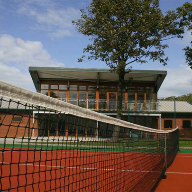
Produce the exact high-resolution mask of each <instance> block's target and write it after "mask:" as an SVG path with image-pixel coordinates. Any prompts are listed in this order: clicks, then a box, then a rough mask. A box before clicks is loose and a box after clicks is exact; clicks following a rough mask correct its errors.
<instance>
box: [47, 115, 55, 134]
mask: <svg viewBox="0 0 192 192" xmlns="http://www.w3.org/2000/svg"><path fill="white" fill-rule="evenodd" d="M56 130H57V116H56V115H50V117H49V136H56Z"/></svg>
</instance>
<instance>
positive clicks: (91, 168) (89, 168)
mask: <svg viewBox="0 0 192 192" xmlns="http://www.w3.org/2000/svg"><path fill="white" fill-rule="evenodd" d="M0 164H4V165H12V164H11V163H8V162H0ZM18 165H19V166H21V165H23V166H26V165H27V166H28V165H29V166H35V167H50V168H59V169H82V170H99V171H120V172H136V173H158V171H140V170H131V169H127V170H124V169H102V168H94V167H79V166H77V167H72V166H71V167H70V166H54V165H52V166H50V165H36V164H33V163H20V164H18ZM166 173H167V174H181V175H192V173H186V172H166Z"/></svg>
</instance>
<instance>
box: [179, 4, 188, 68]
mask: <svg viewBox="0 0 192 192" xmlns="http://www.w3.org/2000/svg"><path fill="white" fill-rule="evenodd" d="M177 14H178V15H179V17H180V18H181V20H180V26H186V27H187V29H188V30H189V31H190V30H192V3H188V2H187V3H185V4H184V5H183V6H181V7H179V8H177ZM189 43H191V46H192V41H191V42H189ZM191 46H187V47H186V48H184V49H183V50H184V51H185V57H186V63H187V64H188V65H189V66H190V68H191V69H192V48H191Z"/></svg>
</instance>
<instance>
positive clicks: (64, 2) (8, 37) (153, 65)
mask: <svg viewBox="0 0 192 192" xmlns="http://www.w3.org/2000/svg"><path fill="white" fill-rule="evenodd" d="M185 2H191V0H188V1H187V0H160V8H161V9H162V11H163V12H166V11H168V10H174V9H176V8H177V7H179V6H182V5H183V4H184V3H185ZM90 3H91V0H0V80H3V81H6V82H9V83H11V84H15V85H17V86H20V87H23V88H26V89H30V90H32V91H35V87H34V84H33V82H32V79H31V76H30V74H29V71H28V68H29V66H38V67H76V68H107V66H106V64H105V63H104V62H101V61H86V62H82V63H78V62H77V60H78V58H80V57H81V56H82V55H83V48H84V47H86V45H87V44H89V43H90V42H89V39H88V37H87V36H83V35H82V34H80V33H78V32H77V30H76V28H75V26H74V25H73V24H72V20H77V19H79V18H80V16H81V14H80V9H84V8H86V7H87V6H89V5H90ZM191 40H192V35H191V32H190V31H187V32H186V33H185V34H184V38H183V39H182V40H180V39H172V40H169V41H167V42H166V43H167V44H168V45H169V48H167V49H166V51H165V53H166V55H167V56H168V57H169V61H168V65H167V66H162V64H160V63H159V62H158V61H155V62H151V61H149V62H148V63H145V64H142V65H141V64H138V63H133V65H132V67H133V69H139V70H141V69H143V70H166V71H167V77H166V79H165V81H164V82H163V84H162V86H161V88H160V90H159V93H158V96H159V97H168V96H178V95H183V94H188V93H192V69H190V68H189V67H188V66H187V64H186V63H185V57H184V52H183V51H182V49H183V48H184V47H186V46H187V45H188V46H189V45H190V42H191Z"/></svg>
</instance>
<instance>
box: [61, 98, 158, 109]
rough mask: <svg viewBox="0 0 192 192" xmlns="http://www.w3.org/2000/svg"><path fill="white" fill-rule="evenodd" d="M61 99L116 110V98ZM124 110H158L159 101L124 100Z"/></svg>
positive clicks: (90, 106) (89, 106)
mask: <svg viewBox="0 0 192 192" xmlns="http://www.w3.org/2000/svg"><path fill="white" fill-rule="evenodd" d="M59 100H61V101H65V102H68V103H71V104H73V105H78V106H80V107H83V108H86V109H91V110H95V111H103V112H104V111H116V110H117V101H114V100H104V99H102V100H95V99H84V100H78V99H64V98H59ZM122 104H123V111H126V112H128V111H130V112H157V111H159V102H157V101H137V102H136V101H123V103H122Z"/></svg>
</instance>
